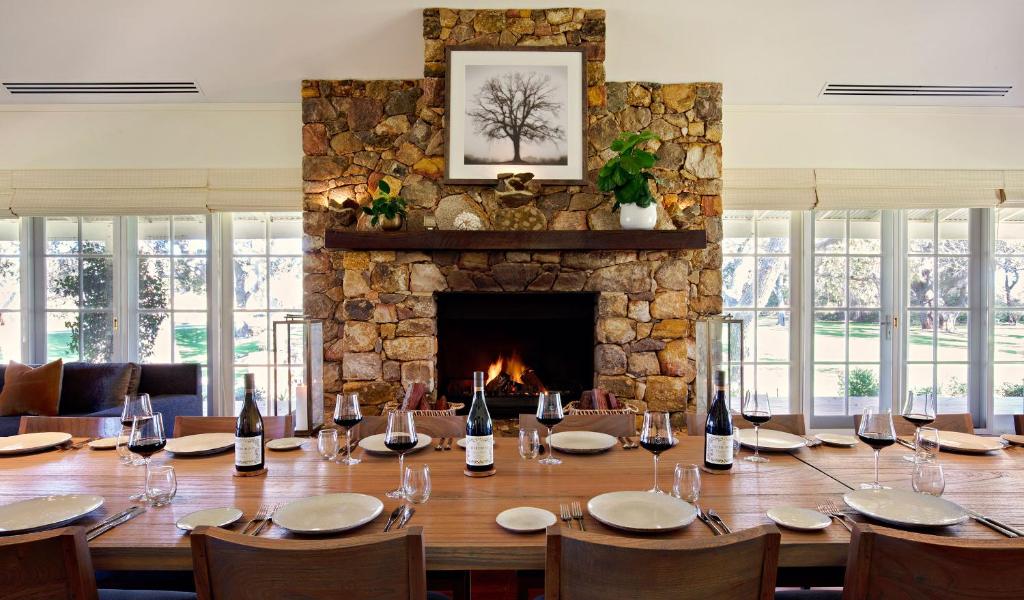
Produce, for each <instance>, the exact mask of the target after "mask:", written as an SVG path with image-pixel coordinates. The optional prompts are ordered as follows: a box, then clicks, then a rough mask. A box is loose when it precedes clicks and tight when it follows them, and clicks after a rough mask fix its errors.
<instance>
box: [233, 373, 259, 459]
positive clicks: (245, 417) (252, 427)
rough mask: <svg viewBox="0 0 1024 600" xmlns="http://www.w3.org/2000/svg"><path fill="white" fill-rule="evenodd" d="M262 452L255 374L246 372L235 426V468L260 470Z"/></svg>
mask: <svg viewBox="0 0 1024 600" xmlns="http://www.w3.org/2000/svg"><path fill="white" fill-rule="evenodd" d="M263 452H264V449H263V417H261V416H260V408H259V407H258V406H256V376H255V375H253V374H252V373H246V374H245V400H244V401H243V402H242V412H240V413H238V423H237V425H236V426H235V470H236V471H240V472H252V471H260V470H262V469H263V458H264V457H263Z"/></svg>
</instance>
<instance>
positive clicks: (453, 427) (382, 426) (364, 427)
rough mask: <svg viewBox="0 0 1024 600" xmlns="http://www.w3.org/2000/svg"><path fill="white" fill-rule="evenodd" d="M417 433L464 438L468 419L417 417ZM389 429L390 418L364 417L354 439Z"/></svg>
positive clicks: (432, 416) (355, 431)
mask: <svg viewBox="0 0 1024 600" xmlns="http://www.w3.org/2000/svg"><path fill="white" fill-rule="evenodd" d="M413 419H414V420H415V421H416V433H425V434H427V435H429V436H431V437H435V438H439V437H463V436H465V435H466V417H459V416H451V417H443V416H435V415H416V416H415V417H413ZM387 429H388V418H387V417H386V416H384V415H373V416H367V417H363V420H362V422H361V423H359V427H357V428H356V429H354V430H352V439H362V438H364V437H368V436H371V435H376V434H378V433H384V432H385V431H387Z"/></svg>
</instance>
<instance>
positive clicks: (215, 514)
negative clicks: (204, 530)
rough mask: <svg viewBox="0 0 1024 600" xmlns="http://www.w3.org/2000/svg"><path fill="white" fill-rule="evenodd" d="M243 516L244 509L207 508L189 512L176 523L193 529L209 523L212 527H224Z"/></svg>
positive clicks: (185, 528)
mask: <svg viewBox="0 0 1024 600" xmlns="http://www.w3.org/2000/svg"><path fill="white" fill-rule="evenodd" d="M241 518H242V511H240V510H238V509H237V508H233V507H224V508H207V509H203V510H197V511H196V512H193V513H189V514H187V515H185V516H184V517H182V518H180V519H178V522H177V523H175V524H174V526H175V527H177V528H178V529H184V530H185V531H192V530H193V529H195V528H196V527H201V526H203V525H209V526H210V527H224V526H225V525H230V524H232V523H234V522H235V521H237V520H239V519H241Z"/></svg>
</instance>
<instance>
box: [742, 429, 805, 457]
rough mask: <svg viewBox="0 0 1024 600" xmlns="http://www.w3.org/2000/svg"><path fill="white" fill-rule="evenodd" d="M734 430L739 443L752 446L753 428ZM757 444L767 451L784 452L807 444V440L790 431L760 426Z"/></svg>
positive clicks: (748, 446)
mask: <svg viewBox="0 0 1024 600" xmlns="http://www.w3.org/2000/svg"><path fill="white" fill-rule="evenodd" d="M736 431H737V433H736V437H738V438H739V440H740V444H742V445H744V446H746V447H747V448H753V447H754V430H753V429H737V430H736ZM757 445H758V446H759V447H760V449H761V450H767V451H769V452H786V451H788V450H796V449H797V448H803V447H804V446H806V445H807V440H805V439H804V438H802V437H800V436H798V435H793V434H792V433H786V432H785V431H775V430H774V429H764V428H763V427H762V428H761V433H760V435H759V438H758V443H757Z"/></svg>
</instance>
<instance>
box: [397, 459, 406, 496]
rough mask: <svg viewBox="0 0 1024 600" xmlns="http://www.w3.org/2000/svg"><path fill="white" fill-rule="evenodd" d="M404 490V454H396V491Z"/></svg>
mask: <svg viewBox="0 0 1024 600" xmlns="http://www.w3.org/2000/svg"><path fill="white" fill-rule="evenodd" d="M404 490H405V454H404V453H403V454H399V455H398V491H399V492H404Z"/></svg>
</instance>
